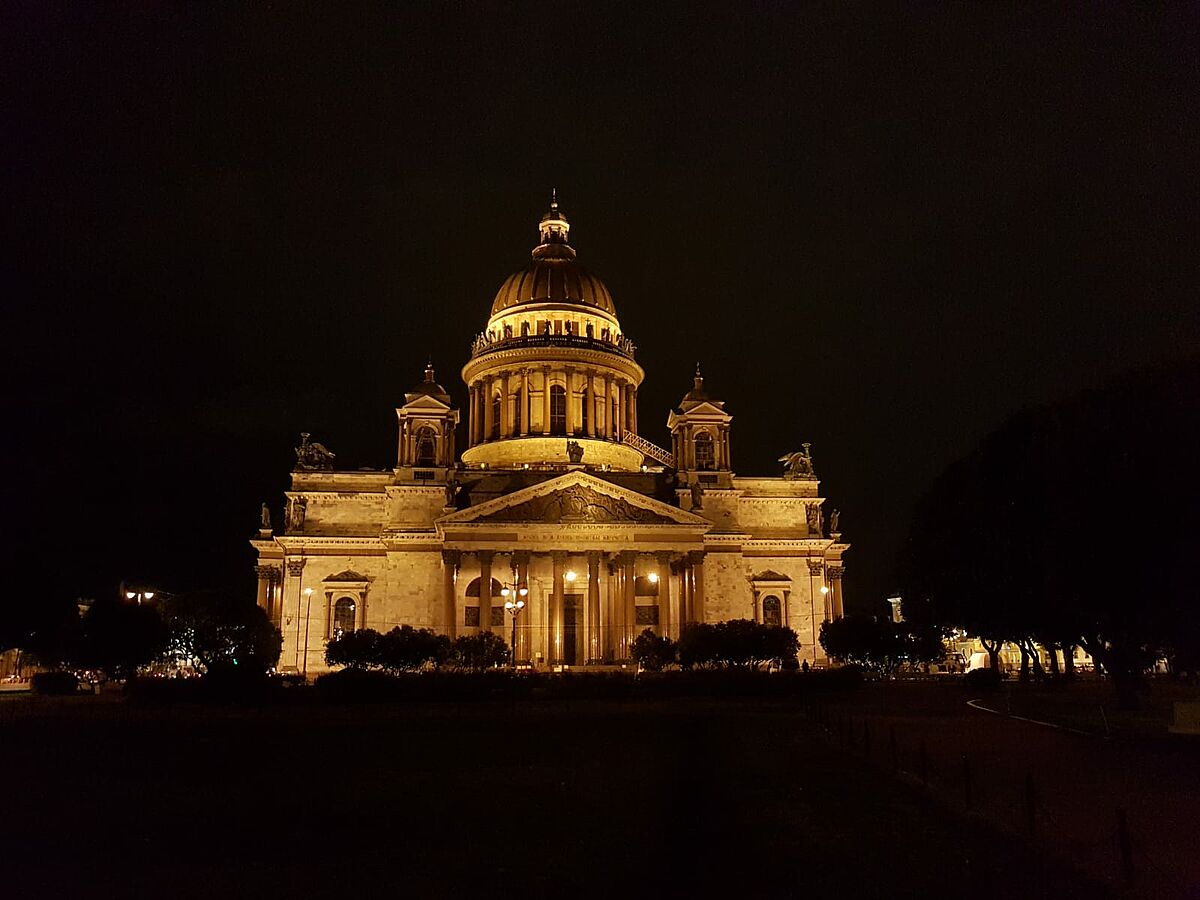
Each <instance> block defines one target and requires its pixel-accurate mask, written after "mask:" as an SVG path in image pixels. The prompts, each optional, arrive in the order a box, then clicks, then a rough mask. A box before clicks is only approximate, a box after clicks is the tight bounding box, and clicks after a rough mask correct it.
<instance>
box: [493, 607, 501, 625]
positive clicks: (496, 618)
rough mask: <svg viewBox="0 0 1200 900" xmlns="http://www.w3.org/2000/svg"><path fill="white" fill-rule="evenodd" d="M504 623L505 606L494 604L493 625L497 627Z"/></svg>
mask: <svg viewBox="0 0 1200 900" xmlns="http://www.w3.org/2000/svg"><path fill="white" fill-rule="evenodd" d="M503 624H504V607H503V606H493V607H492V627H493V628H496V627H497V626H502V625H503Z"/></svg>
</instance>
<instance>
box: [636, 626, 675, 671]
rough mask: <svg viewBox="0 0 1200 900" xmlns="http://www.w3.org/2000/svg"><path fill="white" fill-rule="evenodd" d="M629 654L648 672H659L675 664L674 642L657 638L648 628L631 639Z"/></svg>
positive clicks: (667, 638) (666, 638)
mask: <svg viewBox="0 0 1200 900" xmlns="http://www.w3.org/2000/svg"><path fill="white" fill-rule="evenodd" d="M629 652H630V655H631V656H632V657H633V659H634V662H636V663H637V664H638V665H639V666H641V667H642V668H643V669H646V670H648V671H650V672H660V671H662V669H663V667H664V666H667V665H670V664H671V663H673V662H675V642H674V641H673V640H671V639H670V638H669V637H666V636H665V635H664V636H663V637H659V636H658V635H657V634H655V633H654V632H653V630H651V629H649V628H647V629H646V630H645V631H643V632H642V633H641V634H639V635H638V636H637V637H636V638H634V639H633V644H632V645H631V646H630V648H629Z"/></svg>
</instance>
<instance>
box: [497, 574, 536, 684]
mask: <svg viewBox="0 0 1200 900" xmlns="http://www.w3.org/2000/svg"><path fill="white" fill-rule="evenodd" d="M500 596H501V597H503V598H504V608H505V609H506V610H507V611H508V614H509V615H510V616H512V644H511V646H510V648H509V649H510V652H511V653H512V667H513V671H514V672H515V671H516V669H517V616H519V615H520V614H521V610H523V609H524V608H525V598H526V597H527V596H529V588H527V587H524V586H523V585H518V584H515V583H514V584H505V585H504V586H503V587H502V588H501V589H500Z"/></svg>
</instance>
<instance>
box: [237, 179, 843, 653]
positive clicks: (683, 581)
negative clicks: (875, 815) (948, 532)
mask: <svg viewBox="0 0 1200 900" xmlns="http://www.w3.org/2000/svg"><path fill="white" fill-rule="evenodd" d="M569 228H570V226H569V224H568V222H567V219H566V217H565V215H564V214H563V213H562V211H561V210H560V209H559V208H558V204H557V202H554V201H552V202H551V205H550V209H549V211H548V212H547V213H546V214H545V215H544V216H543V217H542V220H541V222H540V225H539V238H540V240H539V243H538V245H537V247H535V248H534V250H533V258H532V260H531V261H530V262H529V264H528V265H526V266H525V268H523V269H522V270H521V271H519V272H517V273H515V274H513V275H511V276H510V277H509V278H508V279H507V280H506V281H505V282H504V284H503V285H501V287H500V290H499V292H498V293H497V294H496V297H495V300H494V301H493V302H492V307H491V315H490V316H489V318H488V320H487V324H486V326H485V328H484V330H483V331H482V332H481V333H480V334H479V335H478V336H477V337H476V338H475V340H474V342H473V344H472V348H471V354H470V358H469V359H468V360H467V362H466V364H465V365H464V366H463V368H462V380H463V383H464V385H465V388H466V393H465V397H466V410H465V416H464V415H462V414H461V413H460V410H459V409H457V408H456V407H455V403H454V401H453V400H452V399H451V396H450V393H449V392H448V391H447V390H446V389H445V388H443V387H442V386H441V385H440V384H438V383H437V381H436V379H435V376H434V370H433V368H432V366H429V367H427V368H426V370H425V377H424V380H423V381H421V382H420V383H419V384H417V385H416V386H415V387H413V388H412V390H410V391H409V392H408V393H406V394H405V395H404V402H403V404H401V405H400V406H399V408H397V410H396V417H397V424H398V441H397V447H396V464H395V466H394V468H390V469H387V470H384V471H362V470H354V471H343V470H339V469H338V468H337V466H336V458H335V457H334V455H333V454H332V453H330V452H329V451H327V450H326V449H325V448H324V447H323V446H322V445H321V444H317V443H311V442H310V441H309V440H308V436H307V435H304V436H303V437H302V441H301V446H300V447H299V448H297V464H296V468H295V470H294V471H293V472H292V476H291V490H289V491H288V492H287V505H286V509H285V512H284V516H283V522H282V523H280V524H281V527H280V528H278V529H275V528H273V527H272V523H271V520H270V516H269V514H267V512H266V509H265V508H264V515H263V523H262V525H263V527H262V528H261V529H260V530H259V532H258V535H257V536H256V537H255V538H254V539H253V540H252V541H251V544H252V546H253V548H254V551H255V553H256V554H257V567H256V572H257V575H258V603H259V605H260V606H262V607H263V608H264V609H265V610H266V611H267V613H268V615H269V616H270V617H271V619H272V620H273V621H274V622H275V623H276V624H277V625H278V626H279V628H280V630H281V632H282V634H283V652H282V655H281V657H280V661H279V669H280V670H281V671H284V672H301V673H305V674H308V675H311V674H314V673H318V672H321V671H324V670H326V668H327V667H326V664H325V659H324V651H325V644H326V642H327V641H328V640H329V639H330V638H332V637H334V636H336V635H338V634H340V633H343V632H346V631H348V630H353V629H358V628H373V629H375V630H377V631H380V632H384V631H388V630H390V629H391V628H393V627H395V626H398V625H405V624H408V625H412V626H414V627H418V628H429V629H432V630H434V631H437V632H439V633H442V634H446V635H448V636H450V637H451V638H453V637H456V636H458V635H463V634H475V633H478V632H479V631H487V630H492V631H496V632H498V633H500V634H501V635H502V636H503V637H504V638H505V640H513V642H514V645H515V651H516V653H515V656H516V661H517V662H518V663H519V664H522V665H529V666H532V667H535V668H539V669H559V668H562V667H585V666H603V665H618V664H622V663H624V662H627V661H628V660H629V657H630V645H631V643H632V641H633V639H634V638H635V637H636V636H637V635H638V634H640V633H641V632H642V631H643V630H645V629H647V628H649V629H652V630H653V631H655V632H657V633H660V634H665V635H669V636H671V637H675V638H677V637H678V636H679V633H680V630H681V629H682V628H684V627H685V626H686V625H687V624H688V623H692V622H719V621H725V620H728V619H738V618H741V619H753V620H755V621H757V622H762V623H765V624H768V625H786V626H788V627H790V628H792V629H793V630H794V631H795V632H796V633H797V635H798V636H799V638H800V643H801V651H800V658H801V659H802V660H807V661H809V663H810V664H813V665H823V664H824V663H825V657H824V654H823V652H822V651H821V649H820V646H819V644H818V642H817V636H818V632H819V629H820V625H821V623H822V622H823V621H828V620H829V619H832V618H836V617H839V616H840V615H841V614H842V572H843V565H842V557H843V554H844V553H845V551H846V550H847V549H848V546H849V545H848V544H846V543H844V542H843V541H842V536H841V534H840V533H839V532H838V525H837V516H836V514H832V515H830V516H829V517H827V516H826V515H825V508H824V504H825V499H824V498H823V497H822V496H821V494H820V490H819V482H818V480H817V478H816V476H815V474H814V471H813V466H812V457H811V455H810V454H809V452H808V448H807V445H806V446H805V449H804V450H803V451H800V452H797V453H792V454H789V455H788V456H787V457H785V460H786V463H787V465H786V469H785V472H784V474H783V475H782V476H775V477H757V476H752V477H746V476H742V475H737V474H735V473H734V471H733V456H732V452H731V444H730V434H731V430H732V422H733V416H732V415H731V414H730V413H729V412H728V411H726V409H725V402H724V401H723V400H719V399H717V398H716V397H715V396H714V395H713V394H712V393H710V391H709V390H707V389H706V387H705V384H704V378H703V377H702V375H701V373H700V371H699V368H697V371H696V373H695V377H694V381H693V384H692V389H691V390H690V391H688V392H687V393H686V394H685V395H684V396H683V398H682V400H681V401H680V403H679V405H678V406H677V407H676V408H675V409H673V410H670V412H669V414H668V415H667V427H668V429H669V431H670V435H671V440H670V445H671V446H670V448H669V449H668V448H664V447H659V446H656V445H655V444H653V443H651V442H649V441H647V440H646V439H645V438H644V437H642V436H641V434H640V432H639V428H638V388H639V386H640V385H641V383H642V380H643V378H644V376H645V373H644V372H643V371H642V368H641V366H640V365H638V363H637V360H636V356H635V349H636V348H635V346H634V344H633V342H632V341H631V340H630V338H629V337H628V336H627V335H626V334H625V333H624V332H623V331H622V329H621V323H620V321H619V320H618V318H617V312H616V307H615V306H614V304H613V299H612V296H611V295H610V294H609V291H608V289H607V288H606V287H605V285H604V283H603V282H602V281H600V279H598V278H596V277H595V276H594V275H592V274H590V273H589V272H587V271H586V270H585V269H584V268H583V267H582V266H580V264H579V262H578V261H577V259H576V254H575V250H574V249H573V248H572V246H571V244H570V243H569V242H568V236H569ZM461 419H465V422H463V423H462V424H463V425H465V427H461V426H460V420H461ZM464 433H465V438H466V440H465V446H461V447H460V445H459V436H460V435H461V434H464ZM780 449H784V448H780ZM781 461H784V460H781ZM827 518H828V520H827ZM518 599H519V600H520V601H521V602H522V603H523V604H524V605H523V606H522V607H521V608H519V609H517V610H515V612H516V613H517V614H516V616H515V617H514V616H513V615H512V613H513V611H514V610H512V609H508V610H506V607H505V604H506V603H509V602H511V601H515V600H518ZM513 635H515V639H514V638H513Z"/></svg>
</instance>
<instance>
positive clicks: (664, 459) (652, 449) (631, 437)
mask: <svg viewBox="0 0 1200 900" xmlns="http://www.w3.org/2000/svg"><path fill="white" fill-rule="evenodd" d="M621 443H623V444H628V445H629V446H630V447H632V448H633V449H634V450H636V451H638V452H639V453H641V454H642V455H643V456H648V457H650V458H651V459H653V460H657V461H658V462H660V463H662V464H663V465H664V466H666V467H667V468H669V469H673V468H675V455H674V454H673V453H670V452H669V451H667V450H664V449H663V448H662V447H660V446H658V444H652V443H650V442H649V441H648V440H646V439H645V438H644V437H642V436H641V435H638V434H634V433H633V432H632V431H626V432H625V433H624V434H623V435H622V436H621Z"/></svg>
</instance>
